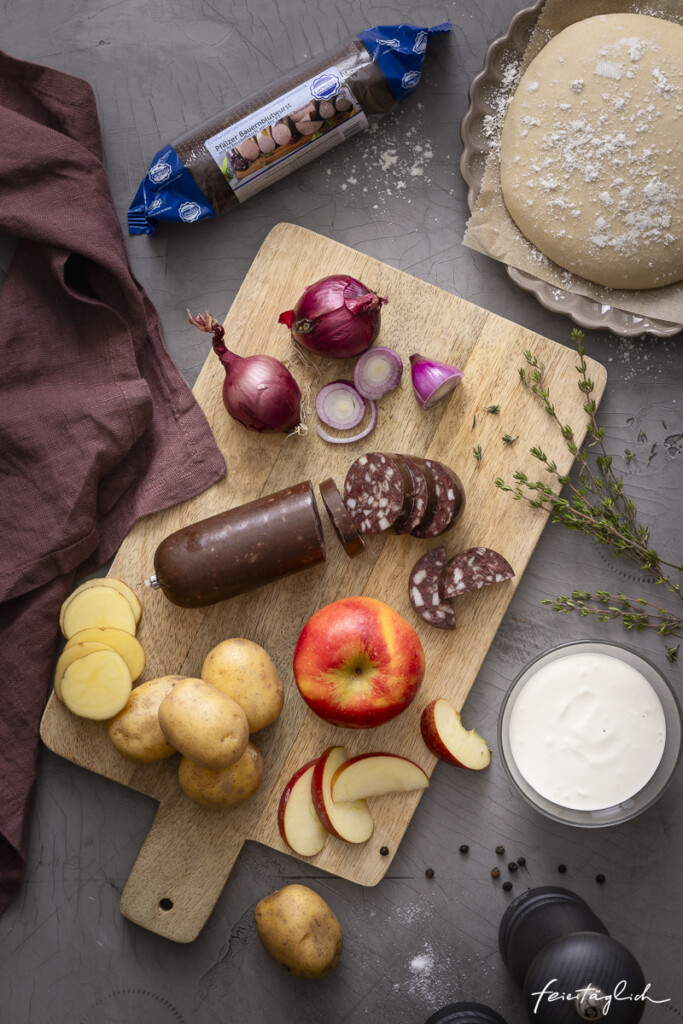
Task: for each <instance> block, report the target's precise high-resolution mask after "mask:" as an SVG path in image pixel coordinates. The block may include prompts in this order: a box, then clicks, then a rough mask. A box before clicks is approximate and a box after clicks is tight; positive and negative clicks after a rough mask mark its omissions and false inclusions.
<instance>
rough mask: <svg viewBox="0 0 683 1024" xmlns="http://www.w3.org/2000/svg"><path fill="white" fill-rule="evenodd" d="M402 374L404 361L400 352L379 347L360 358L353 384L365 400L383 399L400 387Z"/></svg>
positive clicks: (369, 350) (355, 369)
mask: <svg viewBox="0 0 683 1024" xmlns="http://www.w3.org/2000/svg"><path fill="white" fill-rule="evenodd" d="M402 374H403V360H402V359H401V357H400V355H399V354H398V352H394V350H393V348H384V347H383V346H381V345H378V346H376V347H375V348H370V349H368V351H367V352H364V353H363V355H362V356H360V357H359V358H358V360H357V362H356V365H355V367H354V369H353V383H354V384H355V386H356V391H357V392H358V394H359V395H362V396H363V398H381V397H382V396H383V395H386V394H387V393H388V392H389V391H393V390H394V388H397V387H398V385H399V384H400V382H401V376H402Z"/></svg>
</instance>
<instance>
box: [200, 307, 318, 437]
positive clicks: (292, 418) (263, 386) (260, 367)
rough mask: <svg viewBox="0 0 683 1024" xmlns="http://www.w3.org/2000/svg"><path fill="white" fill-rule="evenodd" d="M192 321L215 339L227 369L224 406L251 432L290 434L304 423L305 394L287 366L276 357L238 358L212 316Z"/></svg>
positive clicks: (213, 342)
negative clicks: (303, 400)
mask: <svg viewBox="0 0 683 1024" xmlns="http://www.w3.org/2000/svg"><path fill="white" fill-rule="evenodd" d="M188 317H189V321H190V323H191V324H192V325H193V326H194V327H197V328H198V329H199V330H200V331H204V332H206V333H211V334H212V335H213V338H212V344H213V350H214V352H215V353H216V355H217V356H218V358H219V359H220V361H221V363H222V364H223V366H224V367H225V380H224V381H223V404H224V405H225V408H226V409H227V411H228V413H229V414H230V416H232V418H233V419H234V420H237V422H238V423H241V424H242V426H243V427H246V429H247V430H256V431H258V432H259V433H262V434H289V433H290V432H291V431H293V430H296V428H297V427H298V426H299V424H300V423H301V391H300V390H299V385H298V384H297V382H296V381H295V380H294V377H292V375H291V373H290V372H289V370H288V369H287V367H286V366H285V364H284V363H281V362H280V360H279V359H275V357H274V356H266V355H256V356H238V355H237V354H236V353H235V352H230V351H229V349H227V348H226V346H225V342H224V341H223V338H224V335H225V331H224V329H223V327H222V325H221V324H219V323H218V321H217V320H215V319H214V317H212V316H211V314H210V313H205V314H203V315H199V316H196V317H193V316H190V315H189V313H188Z"/></svg>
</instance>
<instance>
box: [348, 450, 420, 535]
mask: <svg viewBox="0 0 683 1024" xmlns="http://www.w3.org/2000/svg"><path fill="white" fill-rule="evenodd" d="M414 501H415V490H414V485H413V479H412V477H411V475H410V473H409V472H408V469H407V467H406V466H405V465H404V464H403V462H402V461H400V460H398V459H395V458H393V457H392V456H391V455H385V454H384V453H383V452H368V453H367V454H365V455H360V456H359V457H358V458H357V459H356V461H355V462H354V463H353V464H352V465H351V468H350V469H349V471H348V473H347V474H346V480H345V481H344V504H345V505H346V508H347V511H348V513H349V515H350V516H351V518H352V519H353V521H354V523H355V524H356V529H357V530H358V531H359V532H360V533H384V531H385V530H391V529H392V528H393V529H395V530H396V529H400V528H401V527H402V526H403V524H404V523H405V522H406V521H407V520H408V518H409V517H410V515H411V513H412V510H413V504H414Z"/></svg>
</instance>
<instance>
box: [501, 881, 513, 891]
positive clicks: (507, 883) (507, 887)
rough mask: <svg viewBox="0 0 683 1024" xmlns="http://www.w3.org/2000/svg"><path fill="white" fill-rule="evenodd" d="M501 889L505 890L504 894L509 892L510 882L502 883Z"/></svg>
mask: <svg viewBox="0 0 683 1024" xmlns="http://www.w3.org/2000/svg"><path fill="white" fill-rule="evenodd" d="M503 888H504V889H505V892H510V890H511V889H512V882H503Z"/></svg>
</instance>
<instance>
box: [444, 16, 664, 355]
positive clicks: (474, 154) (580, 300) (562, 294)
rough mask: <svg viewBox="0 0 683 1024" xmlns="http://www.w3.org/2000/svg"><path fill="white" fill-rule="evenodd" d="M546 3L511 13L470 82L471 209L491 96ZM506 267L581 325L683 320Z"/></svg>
mask: <svg viewBox="0 0 683 1024" xmlns="http://www.w3.org/2000/svg"><path fill="white" fill-rule="evenodd" d="M544 3H545V0H537V3H535V4H534V6H533V7H527V8H525V9H524V10H522V11H519V12H518V13H517V14H516V15H515V16H514V18H513V19H512V21H511V22H510V24H509V26H508V30H507V33H506V34H505V35H504V36H502V37H501V38H500V39H496V40H495V42H493V43H491V45H490V46H489V48H488V50H487V51H486V57H485V59H484V67H483V68H482V70H481V71H480V72H479V74H478V75H477V76H476V78H474V79H473V80H472V82H471V84H470V90H469V98H470V105H469V107H468V110H467V113H466V114H465V116H464V117H463V119H462V123H461V125H460V136H461V138H462V142H463V151H462V155H461V157H460V173H461V174H462V177H463V179H464V181H465V184H466V185H467V187H468V193H467V204H468V206H469V208H470V212H472V210H473V209H474V205H475V203H476V201H477V197H478V195H479V190H480V189H481V183H482V179H483V177H484V168H485V167H486V159H487V157H488V154H489V146H490V140H489V139H488V138H487V137H486V135H485V134H484V130H483V126H484V118H485V117H486V116H487V115H493V116H495V114H496V110H495V107H494V100H495V95H496V91H497V89H498V87H499V86H500V85H501V83H502V81H503V76H504V64H505V61H506V60H509V59H510V57H517V58H521V57H522V56H523V54H524V52H525V50H526V47H527V43H528V42H529V38H530V36H531V33H532V32H533V30H534V27H535V25H536V21H537V19H538V16H539V14H540V13H541V9H542V7H543V4H544ZM506 269H507V272H508V275H509V276H510V278H511V279H512V280H513V281H514V282H515V284H516V285H518V286H519V287H520V288H523V289H524V291H527V292H531V293H532V294H533V295H535V296H536V298H537V299H538V301H539V302H540V304H541V305H542V306H543V307H544V308H545V309H549V310H550V311H551V312H552V313H563V314H564V315H565V316H568V317H570V318H571V319H572V320H573V321H574V323H575V324H578V325H579V327H586V328H589V329H602V330H608V331H612V332H613V333H614V334H618V335H620V336H621V337H626V338H630V337H633V336H634V335H638V334H645V333H647V334H654V335H656V336H657V337H660V338H670V337H672V335H674V334H678V332H679V331H681V330H683V324H672V323H669V322H668V321H666V320H653V319H649V318H647V317H642V316H636V315H635V314H634V313H627V312H625V311H624V310H623V309H617V308H616V307H615V306H603V305H602V304H601V303H599V302H595V301H594V300H593V299H589V298H588V297H587V296H585V295H577V294H574V293H572V292H566V291H564V290H563V289H561V288H557V287H555V286H554V285H551V284H548V282H547V281H541V280H539V278H537V277H534V276H533V275H532V274H528V273H526V271H523V270H518V269H517V268H516V267H510V266H508V267H507V268H506Z"/></svg>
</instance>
